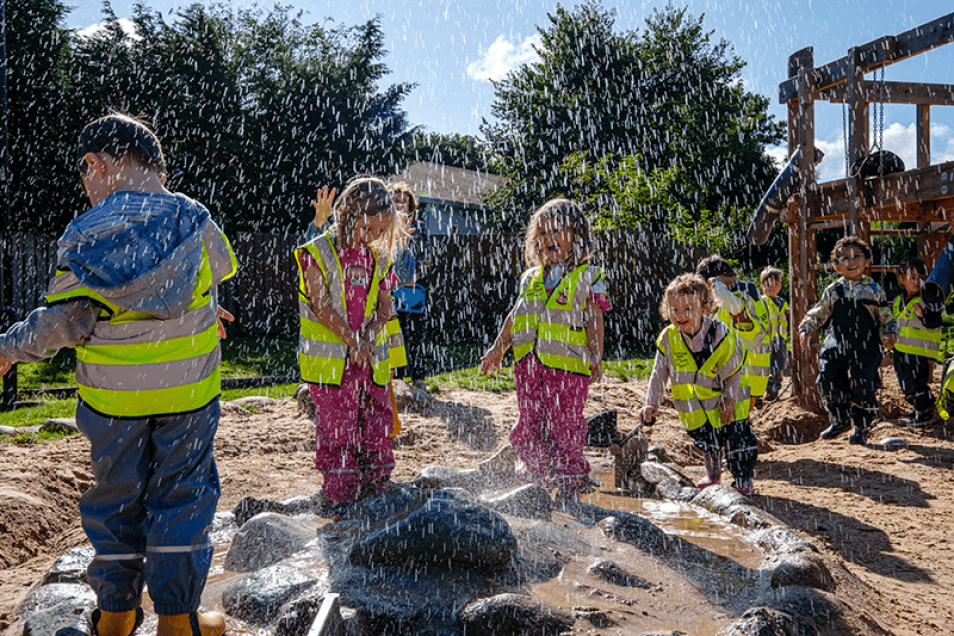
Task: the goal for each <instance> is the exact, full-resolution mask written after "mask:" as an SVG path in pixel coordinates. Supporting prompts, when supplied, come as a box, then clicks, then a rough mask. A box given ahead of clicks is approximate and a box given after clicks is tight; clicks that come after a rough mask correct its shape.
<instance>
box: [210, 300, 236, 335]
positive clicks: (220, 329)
mask: <svg viewBox="0 0 954 636" xmlns="http://www.w3.org/2000/svg"><path fill="white" fill-rule="evenodd" d="M223 320H228V321H229V322H235V316H233V315H232V314H231V313H229V312H228V311H226V310H224V309H222V308H221V307H216V308H215V332H216V333H217V334H218V336H219V339H220V340H225V339H226V338H227V337H228V335H229V334H228V332H227V331H226V330H225V324H224V323H223V322H222V321H223Z"/></svg>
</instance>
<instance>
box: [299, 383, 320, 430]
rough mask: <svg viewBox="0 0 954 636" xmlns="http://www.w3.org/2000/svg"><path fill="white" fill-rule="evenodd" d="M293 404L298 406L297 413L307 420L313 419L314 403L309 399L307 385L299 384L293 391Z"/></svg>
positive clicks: (309, 394)
mask: <svg viewBox="0 0 954 636" xmlns="http://www.w3.org/2000/svg"><path fill="white" fill-rule="evenodd" d="M294 400H295V402H296V403H297V404H298V412H299V413H300V414H301V415H303V416H304V417H306V418H308V419H309V420H312V421H314V419H315V401H314V400H312V399H311V391H309V390H308V385H307V384H299V385H298V388H297V389H295V396H294Z"/></svg>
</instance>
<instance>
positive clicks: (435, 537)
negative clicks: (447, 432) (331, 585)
mask: <svg viewBox="0 0 954 636" xmlns="http://www.w3.org/2000/svg"><path fill="white" fill-rule="evenodd" d="M516 552H517V540H516V539H515V538H514V536H513V534H512V533H511V531H510V527H509V526H508V525H507V522H506V521H505V520H504V519H503V517H501V516H500V515H498V514H497V513H495V512H493V511H491V510H488V509H487V508H485V507H484V506H480V505H477V504H474V503H471V502H467V501H464V500H461V499H459V498H456V497H453V496H448V495H447V494H446V493H444V491H440V490H438V491H435V492H434V493H433V495H432V497H431V498H429V499H427V500H425V501H424V502H423V503H422V505H419V506H416V507H414V506H412V507H410V508H409V509H407V510H405V511H404V512H402V513H401V514H400V515H397V516H394V517H391V518H387V519H385V520H384V521H383V522H381V523H379V524H376V525H375V526H372V527H371V528H369V530H368V532H367V534H366V535H364V536H362V537H360V538H359V539H358V540H357V541H356V543H355V545H354V546H353V547H352V549H351V552H350V555H349V558H350V560H351V561H352V562H353V563H356V564H358V565H365V566H368V565H372V564H374V565H388V566H397V567H401V568H410V567H415V566H425V567H426V566H433V567H437V568H454V567H455V566H456V567H460V568H465V569H469V570H471V571H474V572H477V573H483V574H488V575H493V574H496V573H497V572H498V571H499V570H500V568H502V567H504V566H506V565H507V564H509V563H510V562H512V561H513V559H514V557H515V556H516Z"/></svg>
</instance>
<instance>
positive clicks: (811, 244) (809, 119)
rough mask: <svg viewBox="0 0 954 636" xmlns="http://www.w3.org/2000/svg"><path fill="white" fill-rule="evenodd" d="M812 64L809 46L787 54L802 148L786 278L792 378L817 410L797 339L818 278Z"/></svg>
mask: <svg viewBox="0 0 954 636" xmlns="http://www.w3.org/2000/svg"><path fill="white" fill-rule="evenodd" d="M813 65H814V60H813V56H812V50H811V49H803V50H802V51H799V52H798V53H796V54H795V55H793V56H792V57H790V58H789V66H788V72H789V74H790V75H793V74H794V76H796V77H797V78H798V99H797V100H796V101H794V102H789V105H788V131H789V134H788V141H789V148H788V149H789V154H791V153H792V152H794V151H795V150H801V153H802V162H801V165H800V172H799V175H800V177H801V178H800V180H799V181H800V183H799V188H800V192H799V194H800V196H799V203H798V207H797V211H796V210H795V209H793V208H794V207H795V206H790V207H789V211H790V212H791V213H792V214H791V215H790V216H791V218H790V219H789V232H788V236H789V280H790V293H791V296H792V302H791V304H790V307H791V312H792V320H791V329H792V334H793V337H792V358H793V359H792V362H793V369H792V382H793V384H794V392H795V394H796V395H798V396H799V397H798V399H799V402H800V404H801V405H802V406H803V407H805V408H810V409H813V410H814V409H817V408H818V405H819V404H820V402H819V400H818V397H819V396H818V388H817V387H816V385H815V378H816V377H817V376H818V361H817V358H816V356H815V353H814V351H813V350H812V348H811V347H808V348H804V347H802V345H801V342H799V339H798V334H797V333H796V332H797V329H798V324H799V323H800V322H801V321H802V318H804V317H805V314H806V313H808V309H809V308H810V306H811V305H812V304H813V303H814V302H815V299H816V298H817V295H818V292H817V282H816V280H815V272H814V271H813V270H812V268H811V264H812V263H813V262H814V260H815V253H816V250H815V233H814V232H812V231H810V230H809V225H810V224H811V223H812V221H813V220H814V216H815V215H814V192H813V190H814V187H815V162H814V157H815V104H814V98H813V96H812V86H811V82H810V77H811V71H812V67H813Z"/></svg>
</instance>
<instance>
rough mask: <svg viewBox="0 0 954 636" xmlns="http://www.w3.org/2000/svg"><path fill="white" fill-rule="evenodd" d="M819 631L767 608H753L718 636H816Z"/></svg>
mask: <svg viewBox="0 0 954 636" xmlns="http://www.w3.org/2000/svg"><path fill="white" fill-rule="evenodd" d="M816 634H818V630H817V629H816V628H815V626H814V625H812V624H811V623H810V622H808V621H804V620H801V619H796V618H795V617H793V616H790V615H789V614H785V613H784V612H778V611H775V610H771V609H768V608H766V607H753V608H752V609H750V610H748V611H746V612H745V613H744V614H742V618H740V619H739V620H737V621H736V622H734V623H732V624H731V625H729V626H728V627H725V628H723V629H721V630H719V632H718V634H717V636H815V635H816Z"/></svg>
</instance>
